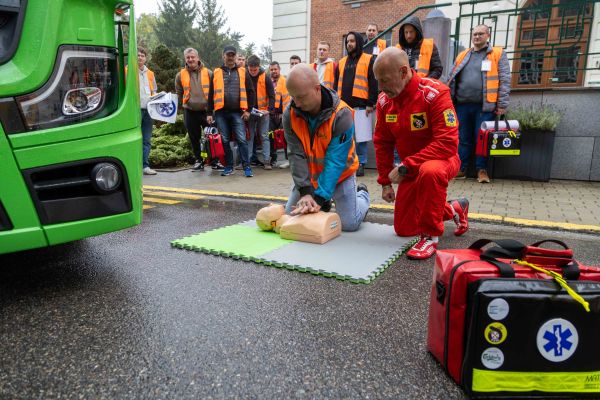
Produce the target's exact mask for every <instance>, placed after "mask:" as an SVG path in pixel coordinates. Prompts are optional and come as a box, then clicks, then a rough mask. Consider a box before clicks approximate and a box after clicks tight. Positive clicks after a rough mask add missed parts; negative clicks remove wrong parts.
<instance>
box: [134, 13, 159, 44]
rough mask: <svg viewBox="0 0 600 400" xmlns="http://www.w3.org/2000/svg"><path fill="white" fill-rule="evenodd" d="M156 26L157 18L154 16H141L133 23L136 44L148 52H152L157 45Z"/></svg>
mask: <svg viewBox="0 0 600 400" xmlns="http://www.w3.org/2000/svg"><path fill="white" fill-rule="evenodd" d="M157 25H158V17H157V16H156V15H154V14H142V15H140V16H139V18H138V19H137V21H136V22H135V28H136V32H137V38H138V44H139V45H140V46H143V47H145V48H146V50H148V51H152V49H154V48H155V47H156V46H158V44H159V41H158V36H157V35H156V26H157Z"/></svg>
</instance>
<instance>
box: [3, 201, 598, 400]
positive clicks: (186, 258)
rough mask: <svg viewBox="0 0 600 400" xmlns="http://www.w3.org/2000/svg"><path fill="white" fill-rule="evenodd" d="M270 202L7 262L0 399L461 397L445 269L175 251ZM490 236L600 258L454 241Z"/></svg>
mask: <svg viewBox="0 0 600 400" xmlns="http://www.w3.org/2000/svg"><path fill="white" fill-rule="evenodd" d="M264 204H265V203H263V202H251V201H234V200H227V199H214V198H212V199H205V200H200V201H187V202H184V203H181V204H178V205H160V206H158V207H156V208H153V209H151V210H147V211H145V219H144V223H143V224H142V225H140V226H138V227H135V228H132V229H129V230H126V231H122V232H116V233H112V234H108V235H104V236H101V237H97V238H92V239H86V240H82V241H79V242H76V243H71V244H67V245H61V246H56V247H53V248H48V249H41V250H35V251H28V252H22V253H17V254H12V255H3V256H0V338H1V340H0V398H10V399H36V398H43V399H54V398H119V399H129V398H131V399H175V398H177V399H180V398H203V399H205V398H244V399H246V398H251V399H259V398H260V399H283V398H311V399H313V398H335V399H338V398H347V399H355V398H361V399H362V398H364V399H367V398H393V399H444V400H448V399H462V398H464V395H463V393H462V391H461V390H460V388H459V387H458V386H457V385H455V384H454V383H453V381H451V380H450V378H448V377H447V375H446V374H445V373H444V372H443V370H442V369H441V368H440V366H439V365H438V364H437V363H436V361H435V360H434V359H433V357H431V356H430V355H429V354H428V352H427V350H426V347H425V340H426V334H427V308H428V301H429V290H430V285H431V274H432V266H433V260H430V261H426V262H410V261H409V260H407V259H406V258H404V257H403V258H401V259H400V260H399V261H398V262H396V263H395V264H394V265H393V266H392V267H390V268H389V269H388V270H387V271H386V272H384V273H383V274H382V275H381V276H380V277H379V278H378V279H376V280H375V281H374V282H373V283H372V284H370V285H357V284H352V283H348V282H342V281H337V280H335V279H328V278H322V277H317V276H313V275H310V274H305V273H299V272H291V271H287V270H280V269H276V268H270V267H264V266H259V265H256V264H252V263H247V262H243V261H236V260H231V259H225V258H221V257H216V256H210V255H205V254H202V253H195V252H191V251H185V250H179V249H174V248H171V247H170V245H169V242H170V240H173V239H177V238H180V237H183V236H186V235H190V234H194V233H197V232H200V231H203V230H207V229H212V228H217V227H221V226H225V225H229V224H233V223H238V222H240V221H243V220H247V219H251V218H253V217H254V215H255V212H256V211H257V210H258V208H260V207H262V206H263V205H264ZM367 219H368V220H369V221H372V222H383V223H391V215H390V214H376V213H373V212H371V213H370V214H369V216H368V218H367ZM390 229H391V228H390ZM484 237H485V238H517V239H520V240H522V241H524V242H534V241H536V240H539V239H542V238H549V237H552V238H559V239H561V240H564V241H566V242H567V243H569V244H571V245H572V247H573V248H574V250H575V253H576V255H577V258H578V259H580V260H581V261H582V262H584V263H587V264H591V265H600V251H599V250H598V249H599V247H598V243H599V240H598V238H597V237H595V236H592V235H584V234H573V233H566V232H551V231H542V230H534V229H524V228H516V227H502V226H497V225H491V224H473V225H472V228H471V231H469V232H468V233H467V234H466V235H465V236H464V237H462V238H455V237H454V236H452V235H451V233H450V234H447V235H446V236H444V237H443V241H442V242H441V247H442V248H444V247H446V248H455V247H464V246H467V245H469V244H470V243H471V242H473V241H474V240H476V239H478V238H484Z"/></svg>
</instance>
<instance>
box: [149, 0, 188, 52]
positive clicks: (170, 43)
mask: <svg viewBox="0 0 600 400" xmlns="http://www.w3.org/2000/svg"><path fill="white" fill-rule="evenodd" d="M159 9H160V18H159V20H158V22H157V24H156V35H157V37H158V40H159V41H160V42H161V43H162V44H164V45H165V46H167V47H168V48H169V49H171V50H173V51H176V52H177V53H181V52H183V50H184V49H185V48H186V47H194V46H193V44H194V41H195V40H194V39H195V38H194V22H195V21H196V17H198V6H197V5H196V1H195V0H161V3H159Z"/></svg>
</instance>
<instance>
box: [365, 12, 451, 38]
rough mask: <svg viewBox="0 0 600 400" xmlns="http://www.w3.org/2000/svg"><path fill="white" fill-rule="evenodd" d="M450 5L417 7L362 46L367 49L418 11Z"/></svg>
mask: <svg viewBox="0 0 600 400" xmlns="http://www.w3.org/2000/svg"><path fill="white" fill-rule="evenodd" d="M451 5H452V3H442V4H430V5H426V6H418V7H416V8H414V9H413V10H412V11H411V12H409V13H408V14H406V15H405V16H403V17H402V18H400V19H399V20H398V21H396V22H395V23H394V24H393V25H390V26H389V27H388V28H387V29H386V30H384V31H382V32H381V33H379V34H378V35H377V36H375V37H374V38H373V39H371V40H369V41H368V42H367V43H365V44H364V46H363V47H367V46H369V45H370V44H372V43H374V42H376V41H377V39H379V38H380V37H382V36H383V35H385V34H386V33H388V32H389V31H391V30H392V29H394V28H395V27H397V26H398V25H400V23H402V22H404V21H405V20H406V19H407V18H408V17H410V16H412V15H413V14H415V13H416V12H418V11H421V10H426V9H429V8H441V7H447V6H451Z"/></svg>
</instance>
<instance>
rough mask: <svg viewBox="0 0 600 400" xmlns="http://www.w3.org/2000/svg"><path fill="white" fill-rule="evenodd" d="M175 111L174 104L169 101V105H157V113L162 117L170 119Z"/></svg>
mask: <svg viewBox="0 0 600 400" xmlns="http://www.w3.org/2000/svg"><path fill="white" fill-rule="evenodd" d="M176 110H177V106H176V105H175V102H174V101H172V100H171V102H170V103H160V104H158V113H159V114H160V115H162V116H163V117H171V116H172V115H173V114H174V113H175V111H176Z"/></svg>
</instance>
